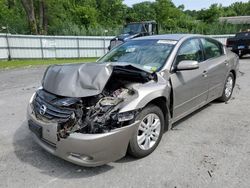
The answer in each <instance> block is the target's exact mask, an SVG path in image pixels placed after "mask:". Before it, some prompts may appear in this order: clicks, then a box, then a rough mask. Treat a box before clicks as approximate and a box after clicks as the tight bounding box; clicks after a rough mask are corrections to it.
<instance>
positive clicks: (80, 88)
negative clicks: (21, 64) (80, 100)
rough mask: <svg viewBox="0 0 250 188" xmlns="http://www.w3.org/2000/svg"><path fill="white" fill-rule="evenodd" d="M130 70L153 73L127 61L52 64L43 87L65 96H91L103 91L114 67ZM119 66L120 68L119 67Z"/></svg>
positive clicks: (144, 74)
mask: <svg viewBox="0 0 250 188" xmlns="http://www.w3.org/2000/svg"><path fill="white" fill-rule="evenodd" d="M119 67H120V68H121V69H123V70H126V72H130V71H128V69H131V71H132V69H133V70H136V71H138V72H139V73H137V72H135V73H134V74H136V75H137V74H138V75H141V76H142V77H146V76H150V75H151V74H152V73H150V72H148V71H146V70H143V69H140V68H139V67H137V66H133V65H131V64H126V63H114V64H111V63H83V64H68V65H52V66H50V67H48V69H47V70H46V72H45V73H44V77H43V81H42V86H43V88H44V89H45V90H46V91H48V92H50V93H53V94H55V95H59V96H65V97H89V96H94V95H98V94H100V93H102V91H103V89H104V87H105V85H106V83H107V82H108V80H109V78H110V77H111V75H112V73H113V71H114V68H116V70H117V72H118V71H123V70H120V68H119ZM117 68H118V69H117Z"/></svg>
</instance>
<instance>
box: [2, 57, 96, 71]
mask: <svg viewBox="0 0 250 188" xmlns="http://www.w3.org/2000/svg"><path fill="white" fill-rule="evenodd" d="M96 59H97V58H80V59H44V60H37V59H33V60H11V61H0V69H13V68H22V67H24V68H31V67H38V66H42V65H53V64H59V63H60V64H62V63H83V62H95V61H96Z"/></svg>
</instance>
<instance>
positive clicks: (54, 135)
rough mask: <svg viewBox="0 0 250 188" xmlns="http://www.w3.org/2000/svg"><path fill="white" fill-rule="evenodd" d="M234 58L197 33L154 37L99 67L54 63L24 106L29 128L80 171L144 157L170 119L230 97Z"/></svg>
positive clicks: (235, 69)
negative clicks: (125, 157)
mask: <svg viewBox="0 0 250 188" xmlns="http://www.w3.org/2000/svg"><path fill="white" fill-rule="evenodd" d="M238 68H239V58H238V56H237V55H236V54H234V53H232V52H231V51H230V50H227V49H226V48H225V47H224V46H223V45H222V44H221V43H220V42H218V41H216V40H214V39H212V38H208V37H205V36H201V35H182V34H175V35H155V36H148V37H140V38H136V39H133V40H129V41H128V42H126V43H124V44H122V45H120V46H119V47H117V48H114V49H113V50H111V51H110V52H108V53H107V54H106V55H105V56H104V57H102V58H100V59H99V61H98V62H97V63H87V64H69V65H52V66H50V67H48V69H47V70H46V72H45V74H44V77H43V81H42V88H40V89H38V90H37V91H36V92H35V93H34V95H33V96H32V98H31V99H30V102H29V105H28V125H29V128H30V130H31V131H32V133H33V135H34V138H35V140H36V142H37V143H38V144H39V145H40V146H41V147H43V148H44V149H45V150H47V151H48V152H50V153H52V154H54V155H56V156H58V157H61V158H63V159H65V160H67V161H70V162H72V163H75V164H78V165H82V166H98V165H103V164H106V163H108V162H111V161H115V160H118V159H120V158H122V157H123V156H125V155H126V153H127V151H128V152H129V153H130V154H131V155H132V156H134V157H138V158H140V157H145V156H147V155H149V154H150V153H151V152H153V151H154V150H155V148H156V147H157V146H158V144H159V142H160V140H161V138H162V134H163V132H164V130H169V129H171V126H172V124H173V123H174V122H176V121H178V120H180V119H181V118H183V117H185V116H187V115H188V114H190V113H192V112H194V111H195V110H197V109H199V108H201V107H202V106H204V105H205V104H207V103H209V102H211V101H213V100H215V99H219V100H220V101H223V102H225V101H228V100H229V99H230V97H231V95H232V92H233V88H234V85H235V81H236V77H237V73H238Z"/></svg>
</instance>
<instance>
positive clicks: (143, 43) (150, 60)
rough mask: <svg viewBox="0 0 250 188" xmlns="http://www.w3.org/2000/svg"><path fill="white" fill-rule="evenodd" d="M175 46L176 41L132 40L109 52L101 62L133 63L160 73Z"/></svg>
mask: <svg viewBox="0 0 250 188" xmlns="http://www.w3.org/2000/svg"><path fill="white" fill-rule="evenodd" d="M175 44H176V41H172V40H131V41H128V42H126V43H124V44H122V45H120V46H118V47H116V48H114V49H113V50H111V51H110V52H108V53H107V54H106V55H105V56H104V57H102V58H101V59H100V60H99V62H122V63H123V62H124V63H131V64H135V65H139V66H141V67H142V68H144V69H146V70H149V71H158V70H159V69H160V68H161V67H162V66H163V65H164V64H165V62H166V60H167V58H168V57H169V55H170V53H171V51H172V49H173V47H174V45H175Z"/></svg>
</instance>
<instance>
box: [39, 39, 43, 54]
mask: <svg viewBox="0 0 250 188" xmlns="http://www.w3.org/2000/svg"><path fill="white" fill-rule="evenodd" d="M39 38H40V47H41V55H42V59H44V54H43V41H42V37H41V36H40V37H39Z"/></svg>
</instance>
